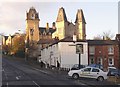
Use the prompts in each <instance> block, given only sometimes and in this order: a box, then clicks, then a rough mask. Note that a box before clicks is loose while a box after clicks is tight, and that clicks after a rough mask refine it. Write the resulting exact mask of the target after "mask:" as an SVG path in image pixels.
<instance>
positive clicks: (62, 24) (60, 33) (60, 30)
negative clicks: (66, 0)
mask: <svg viewBox="0 0 120 87" xmlns="http://www.w3.org/2000/svg"><path fill="white" fill-rule="evenodd" d="M66 23H67V17H66V14H65V10H64V8H63V7H61V8H60V9H59V11H58V16H57V20H56V28H57V29H56V32H55V33H53V35H52V38H55V37H58V38H59V39H63V38H65V35H66V32H65V29H66V27H67V26H66Z"/></svg>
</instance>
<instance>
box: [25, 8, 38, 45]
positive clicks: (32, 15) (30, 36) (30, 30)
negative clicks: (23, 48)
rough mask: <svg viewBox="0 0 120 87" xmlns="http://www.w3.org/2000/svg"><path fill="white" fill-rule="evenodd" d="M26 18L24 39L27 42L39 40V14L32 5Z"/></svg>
mask: <svg viewBox="0 0 120 87" xmlns="http://www.w3.org/2000/svg"><path fill="white" fill-rule="evenodd" d="M26 15H27V18H26V41H27V42H29V44H30V43H31V42H32V43H34V42H38V41H39V21H40V19H39V14H38V12H36V10H35V8H34V7H31V8H30V9H29V12H27V14H26Z"/></svg>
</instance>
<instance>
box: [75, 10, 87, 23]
mask: <svg viewBox="0 0 120 87" xmlns="http://www.w3.org/2000/svg"><path fill="white" fill-rule="evenodd" d="M79 21H80V22H83V23H85V24H86V21H85V17H84V14H83V11H82V9H80V10H78V12H77V14H76V20H75V23H77V22H79Z"/></svg>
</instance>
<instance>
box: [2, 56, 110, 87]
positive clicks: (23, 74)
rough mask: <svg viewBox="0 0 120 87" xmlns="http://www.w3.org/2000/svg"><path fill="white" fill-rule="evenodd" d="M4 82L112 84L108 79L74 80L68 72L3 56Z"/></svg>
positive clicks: (10, 86)
mask: <svg viewBox="0 0 120 87" xmlns="http://www.w3.org/2000/svg"><path fill="white" fill-rule="evenodd" d="M2 84H3V87H4V86H5V87H19V86H21V87H24V86H25V87H31V86H32V87H42V86H45V87H46V86H48V87H49V86H52V87H53V86H62V87H64V86H65V87H67V86H68V87H76V86H79V87H82V86H83V87H91V86H92V87H93V86H95V85H110V83H108V82H107V81H104V82H98V81H96V80H94V79H83V78H80V79H79V80H74V79H71V78H69V77H68V76H67V75H66V74H60V73H53V72H50V71H47V70H44V69H40V68H36V67H34V66H31V65H29V64H28V63H26V62H23V61H19V60H14V59H10V58H2ZM102 87H103V86H102Z"/></svg>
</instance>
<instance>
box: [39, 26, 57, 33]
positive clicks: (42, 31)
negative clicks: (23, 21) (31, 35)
mask: <svg viewBox="0 0 120 87" xmlns="http://www.w3.org/2000/svg"><path fill="white" fill-rule="evenodd" d="M48 30H49V31H47V29H46V27H39V31H40V33H41V34H43V33H44V32H46V34H49V33H51V34H52V33H54V32H55V31H56V29H52V28H49V29H48Z"/></svg>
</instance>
